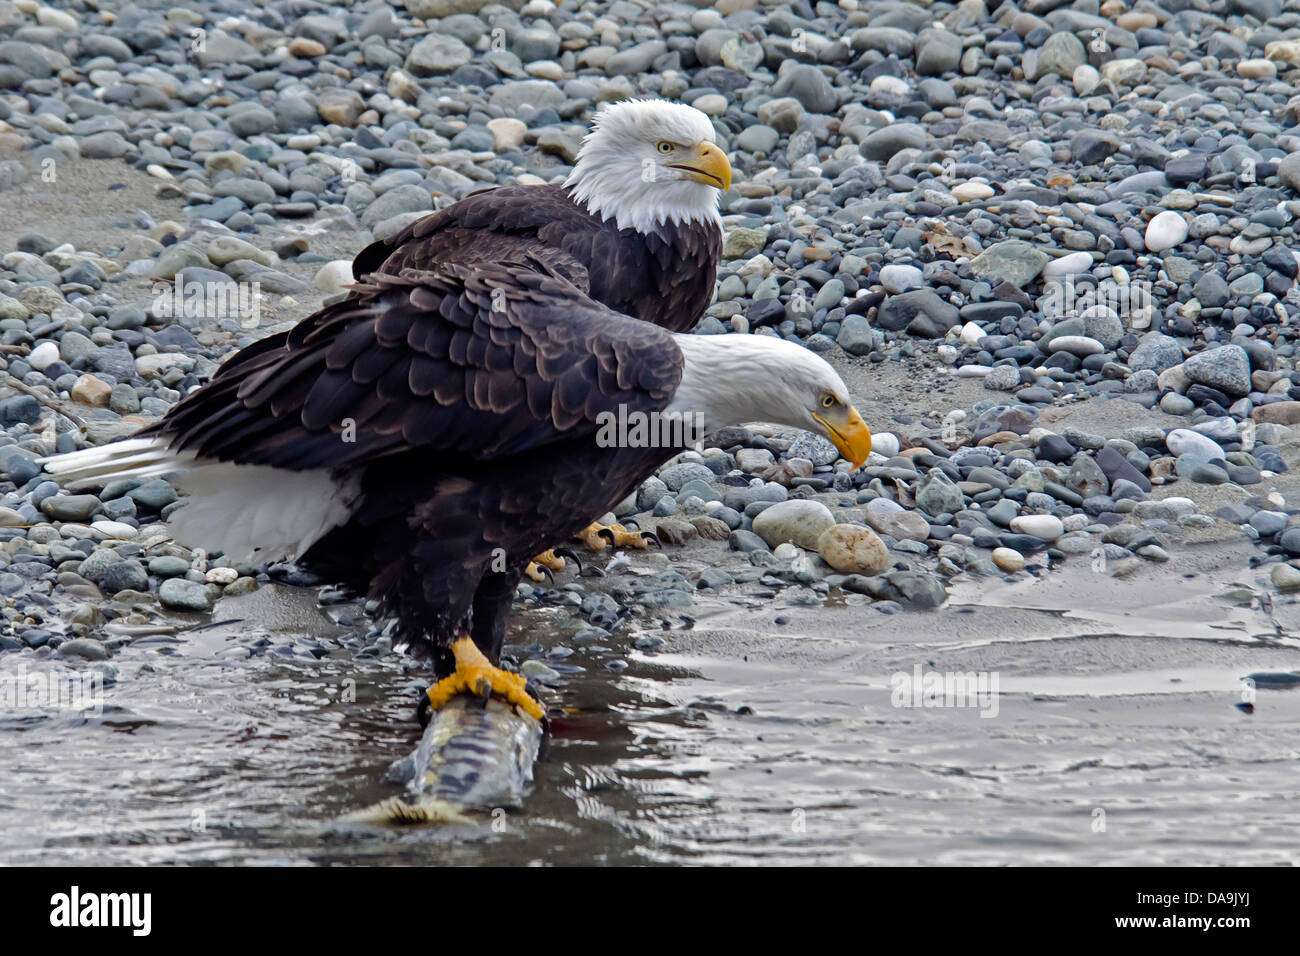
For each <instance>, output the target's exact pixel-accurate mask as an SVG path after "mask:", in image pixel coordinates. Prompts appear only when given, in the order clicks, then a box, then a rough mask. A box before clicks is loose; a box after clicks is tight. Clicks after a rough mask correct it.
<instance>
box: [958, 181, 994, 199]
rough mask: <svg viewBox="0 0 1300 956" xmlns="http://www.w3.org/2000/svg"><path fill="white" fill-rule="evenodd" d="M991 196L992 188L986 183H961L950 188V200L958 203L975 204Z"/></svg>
mask: <svg viewBox="0 0 1300 956" xmlns="http://www.w3.org/2000/svg"><path fill="white" fill-rule="evenodd" d="M992 195H993V187H992V186H990V185H988V184H987V183H961V184H960V185H957V186H953V187H952V198H953V199H955V200H957V201H958V202H977V201H978V200H980V199H988V198H989V197H991V196H992Z"/></svg>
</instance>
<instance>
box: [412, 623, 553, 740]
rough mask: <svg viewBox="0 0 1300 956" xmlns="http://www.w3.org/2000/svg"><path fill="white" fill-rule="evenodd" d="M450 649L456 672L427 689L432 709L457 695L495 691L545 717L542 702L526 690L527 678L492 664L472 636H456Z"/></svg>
mask: <svg viewBox="0 0 1300 956" xmlns="http://www.w3.org/2000/svg"><path fill="white" fill-rule="evenodd" d="M451 652H452V654H454V655H455V657H456V673H454V674H452V675H451V676H450V677H444V678H443V679H442V680H440V681H438V683H436V684H434V685H433V686H432V687H430V688H429V690H428V695H429V705H430V706H431V707H432V708H433V709H434V710H438V709H440V708H441V707H443V706H444V705H445V704H446V703H447V702H448V701H450V700H451V699H452V698H453V697H455V696H456V695H457V694H472V695H474V696H475V697H487V696H488V695H490V694H496V695H497V696H498V697H501V698H503V699H504V700H506V701H507V702H508V703H511V704H514V705H515V706H516V707H518V708H519V709H520V710H522V711H523V712H524V713H526V714H528V715H529V716H531V717H534V718H536V719H537V720H541V719H542V718H543V717H545V716H546V711H545V710H544V709H543V708H542V705H541V704H540V703H539V702H538V701H537V699H536V698H535V697H533V696H532V695H531V694H529V693H528V690H527V684H528V681H527V680H525V679H524V676H523V675H522V674H511V673H510V672H509V671H503V670H501V668H499V667H495V666H493V664H492V662H491V661H489V660H488V659H487V657H485V656H484V654H483V652H482V651H480V650H479V649H478V645H477V644H475V643H474V641H473V639H472V638H468V637H461V638H457V639H456V640H455V641H453V642H452V645H451Z"/></svg>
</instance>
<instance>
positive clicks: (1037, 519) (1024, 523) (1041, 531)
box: [1011, 515, 1065, 541]
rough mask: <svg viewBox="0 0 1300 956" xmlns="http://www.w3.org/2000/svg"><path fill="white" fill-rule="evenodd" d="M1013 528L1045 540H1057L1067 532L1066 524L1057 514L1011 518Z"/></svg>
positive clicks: (1018, 531) (1019, 532)
mask: <svg viewBox="0 0 1300 956" xmlns="http://www.w3.org/2000/svg"><path fill="white" fill-rule="evenodd" d="M1011 530H1012V531H1015V532H1016V533H1017V534H1029V535H1033V536H1034V537H1035V538H1041V539H1043V540H1044V541H1055V540H1056V539H1057V538H1059V537H1060V536H1061V535H1063V534H1065V526H1064V525H1063V524H1061V519H1060V518H1058V517H1056V515H1020V517H1018V518H1012V519H1011Z"/></svg>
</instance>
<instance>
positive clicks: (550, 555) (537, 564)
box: [524, 549, 564, 581]
mask: <svg viewBox="0 0 1300 956" xmlns="http://www.w3.org/2000/svg"><path fill="white" fill-rule="evenodd" d="M543 568H545V569H547V570H550V571H552V572H554V571H563V570H564V559H563V558H562V557H560V556H559V555H558V554H556V553H555V552H554V551H552V550H550V549H547V550H546V551H543V552H542V553H541V554H539V555H538V556H537V557H535V558H533V560H531V561H529V562H528V567H526V568H524V574H526V575H528V576H529V577H530V578H532V579H533V580H534V581H546V580H549V579H550V578H549V576H548V575H547V573H546V571H545V570H543Z"/></svg>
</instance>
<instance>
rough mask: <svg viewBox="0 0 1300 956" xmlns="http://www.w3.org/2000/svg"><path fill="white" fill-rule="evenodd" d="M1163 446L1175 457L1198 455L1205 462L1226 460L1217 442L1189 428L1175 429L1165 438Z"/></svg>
mask: <svg viewBox="0 0 1300 956" xmlns="http://www.w3.org/2000/svg"><path fill="white" fill-rule="evenodd" d="M1165 445H1166V446H1168V448H1169V450H1170V451H1171V452H1173V453H1174V454H1175V455H1187V454H1192V455H1199V456H1201V457H1203V458H1205V460H1206V461H1214V460H1216V459H1220V458H1222V459H1225V460H1226V458H1227V456H1226V455H1225V454H1224V451H1223V449H1222V448H1221V447H1220V446H1219V443H1218V442H1217V441H1215V440H1214V439H1213V438H1211V437H1209V436H1208V435H1202V434H1201V433H1200V432H1194V431H1192V430H1191V429H1190V428H1175V429H1174V430H1173V431H1171V432H1170V433H1169V434H1168V435H1166V436H1165Z"/></svg>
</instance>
